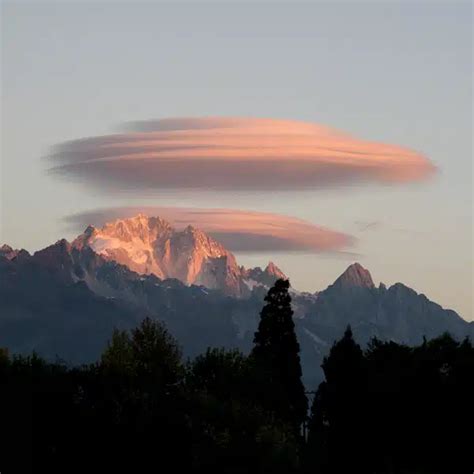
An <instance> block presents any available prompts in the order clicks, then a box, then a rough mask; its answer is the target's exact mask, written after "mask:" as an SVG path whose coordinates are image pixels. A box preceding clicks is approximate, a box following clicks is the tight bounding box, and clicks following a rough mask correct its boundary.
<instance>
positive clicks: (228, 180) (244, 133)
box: [51, 118, 435, 191]
mask: <svg viewBox="0 0 474 474" xmlns="http://www.w3.org/2000/svg"><path fill="white" fill-rule="evenodd" d="M51 159H52V160H54V161H55V162H56V166H55V167H54V168H53V169H52V171H53V172H54V173H55V174H59V175H61V176H64V177H71V178H77V179H80V180H83V181H84V182H86V183H87V184H89V185H94V186H97V187H98V188H100V189H101V188H104V187H106V188H107V189H109V190H114V189H115V190H123V189H134V190H149V189H157V190H160V189H178V190H179V189H215V190H256V191H258V190H275V189H281V190H298V189H313V188H319V187H323V186H331V185H339V184H350V183H353V182H378V183H394V182H395V183H396V182H407V181H417V180H421V179H424V178H426V177H428V176H429V175H431V174H432V173H433V172H434V170H435V167H434V166H433V164H432V163H431V162H430V161H429V160H428V159H427V158H426V157H424V156H423V155H421V154H420V153H417V152H415V151H412V150H409V149H407V148H403V147H400V146H398V145H388V144H383V143H377V142H370V141H366V140H361V139H358V138H355V137H352V136H351V135H348V134H345V133H343V132H340V131H337V130H333V129H331V128H329V127H326V126H322V125H317V124H312V123H306V122H298V121H289V120H274V119H247V118H182V119H179V118H177V119H162V120H156V121H146V122H136V123H134V124H132V125H130V126H129V127H128V129H127V131H125V132H124V133H121V134H116V135H108V136H102V137H91V138H84V139H81V140H74V141H70V142H66V143H63V144H61V145H59V146H57V147H56V149H55V150H54V152H53V154H52V155H51Z"/></svg>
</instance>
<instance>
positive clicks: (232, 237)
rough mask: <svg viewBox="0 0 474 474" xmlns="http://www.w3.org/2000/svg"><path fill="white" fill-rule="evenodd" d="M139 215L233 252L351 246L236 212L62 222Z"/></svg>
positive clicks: (321, 231) (175, 210)
mask: <svg viewBox="0 0 474 474" xmlns="http://www.w3.org/2000/svg"><path fill="white" fill-rule="evenodd" d="M139 213H142V214H146V215H148V216H159V217H162V218H163V219H165V220H167V221H168V222H170V224H172V225H173V226H174V227H175V228H176V229H183V228H184V227H186V226H188V225H192V226H194V227H197V228H199V229H201V230H203V231H204V232H206V233H208V234H209V235H211V236H212V237H214V238H215V239H216V240H218V241H219V242H221V243H222V244H223V245H224V246H225V247H226V248H227V249H229V250H231V251H234V252H265V251H272V252H307V253H319V252H335V251H340V250H342V249H345V248H346V247H348V246H350V245H351V244H353V242H354V239H353V237H352V236H350V235H347V234H344V233H341V232H337V231H335V230H332V229H328V228H326V227H321V226H317V225H314V224H312V223H310V222H307V221H304V220H302V219H297V218H295V217H290V216H284V215H281V214H272V213H266V212H254V211H245V210H238V209H203V208H184V207H156V206H155V207H143V206H142V207H119V208H109V209H98V210H94V211H86V212H82V213H79V214H73V215H71V216H67V217H66V218H64V221H65V222H66V223H67V224H68V225H69V226H70V227H71V229H72V230H74V231H78V232H81V231H83V230H84V229H85V228H86V227H87V226H88V225H89V224H92V225H94V226H96V227H101V226H103V225H104V224H105V223H107V222H110V221H113V220H116V219H124V218H129V217H133V216H136V215H137V214H139Z"/></svg>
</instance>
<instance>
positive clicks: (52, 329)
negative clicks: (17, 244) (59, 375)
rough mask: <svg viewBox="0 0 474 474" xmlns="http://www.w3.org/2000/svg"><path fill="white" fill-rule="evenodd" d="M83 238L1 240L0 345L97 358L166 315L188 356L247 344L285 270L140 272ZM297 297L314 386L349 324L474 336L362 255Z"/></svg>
mask: <svg viewBox="0 0 474 474" xmlns="http://www.w3.org/2000/svg"><path fill="white" fill-rule="evenodd" d="M91 230H93V229H89V230H88V231H86V233H85V234H87V233H88V232H90V231H91ZM81 238H82V239H83V240H81ZM81 238H79V239H76V241H74V242H73V243H72V244H70V243H69V242H67V241H66V240H64V239H63V240H60V241H58V242H56V244H54V245H51V246H49V247H47V248H45V249H43V250H40V251H38V252H36V253H35V254H33V255H29V254H28V253H27V252H26V251H14V250H13V249H11V248H10V247H8V248H7V247H5V246H3V247H1V249H2V252H3V253H0V347H8V348H9V349H10V350H11V352H13V353H15V352H19V353H29V352H31V351H32V350H36V351H38V352H40V353H41V354H43V355H46V356H48V357H50V358H54V357H55V356H56V355H58V356H60V357H62V358H64V359H65V360H67V361H69V362H72V363H83V362H91V361H94V360H96V359H97V358H98V357H99V355H100V353H101V352H102V350H103V348H104V347H105V345H106V342H107V340H108V339H109V338H110V336H111V334H112V330H113V328H114V327H119V328H123V329H130V328H132V327H135V326H136V325H137V324H138V323H139V321H140V320H141V319H143V318H144V317H145V316H151V317H154V318H158V319H161V320H162V321H164V322H165V323H166V325H167V326H168V328H169V330H170V331H171V333H172V334H174V336H175V337H176V338H177V339H178V341H179V343H180V344H181V345H182V347H183V349H184V353H185V355H186V356H191V357H192V356H194V355H196V354H198V353H200V352H203V351H205V350H206V348H207V347H209V346H214V347H216V346H217V347H222V346H225V347H237V348H240V349H242V350H244V351H248V350H250V348H251V346H252V340H253V334H254V332H255V330H256V328H257V324H258V318H259V312H260V310H261V308H262V305H263V298H264V296H265V293H266V288H267V287H268V286H269V285H271V284H273V282H274V281H275V279H276V278H277V277H280V276H284V275H283V274H281V272H280V270H279V269H278V268H277V267H276V266H275V265H274V264H269V266H268V267H267V268H265V269H264V270H262V269H260V268H256V269H250V270H246V269H245V268H243V267H237V268H238V270H239V275H240V277H241V278H242V282H243V284H245V285H246V287H247V295H246V297H245V298H243V297H242V295H241V294H240V295H239V297H236V296H235V295H229V294H226V291H225V290H222V289H211V288H206V287H204V286H196V285H192V284H191V285H189V284H185V283H183V282H182V281H180V280H178V279H176V278H175V279H160V278H158V277H157V276H156V275H155V274H153V273H150V274H148V275H146V274H139V273H137V272H134V271H132V270H130V269H129V268H128V267H127V266H126V265H122V264H120V263H118V262H116V261H115V260H114V259H111V258H110V256H109V255H102V254H98V253H96V252H95V251H94V250H93V248H92V247H91V246H89V245H87V235H84V234H83V236H82V237H81ZM126 238H127V237H125V235H122V239H126ZM155 240H156V239H155ZM193 245H194V243H193ZM157 262H158V261H157ZM159 262H161V260H159ZM264 285H265V286H264ZM292 298H293V308H294V311H295V316H294V317H295V325H296V331H297V334H298V339H299V342H300V345H301V350H302V353H301V359H302V364H303V371H304V375H305V381H306V383H307V384H308V386H313V387H314V386H315V385H316V384H317V383H318V382H319V381H320V379H321V370H320V365H321V362H322V359H323V357H324V356H325V355H326V354H327V353H328V351H329V349H330V347H331V345H332V343H333V342H334V340H336V339H339V338H340V336H341V335H342V333H343V331H344V329H345V328H346V326H347V325H348V324H351V326H352V328H353V331H354V334H355V337H356V338H357V340H358V341H359V342H361V343H366V342H368V341H369V340H370V339H371V338H372V337H374V336H376V337H379V338H381V339H390V340H394V341H396V342H401V343H407V344H419V343H420V342H421V341H422V340H423V336H426V337H428V338H431V337H435V336H438V335H440V334H442V333H443V332H445V331H448V332H450V333H451V334H452V335H453V336H455V337H456V338H458V339H461V338H464V337H466V336H468V335H470V336H471V337H473V336H474V324H473V323H468V322H466V321H464V320H463V319H462V318H461V317H460V316H459V315H457V314H456V313H455V312H454V311H450V310H445V309H443V308H442V307H441V306H439V305H438V304H436V303H434V302H432V301H430V300H428V298H426V296H424V295H420V294H417V293H416V292H415V291H414V290H412V289H410V288H408V287H406V286H405V285H403V284H401V283H397V284H395V285H393V286H391V287H390V288H388V289H387V288H386V287H385V286H384V285H382V284H381V285H380V286H379V287H376V286H375V285H374V283H373V280H372V277H371V275H370V273H369V272H368V271H367V270H366V269H364V268H363V267H362V266H360V265H359V264H353V265H351V266H350V267H349V268H348V269H347V270H346V271H345V272H344V273H343V274H342V275H341V276H340V277H339V278H338V279H336V281H335V282H334V283H333V284H332V285H330V286H329V287H328V288H326V289H325V290H323V291H320V292H318V293H317V294H309V293H299V292H297V291H296V290H292Z"/></svg>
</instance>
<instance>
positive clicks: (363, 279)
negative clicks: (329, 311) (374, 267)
mask: <svg viewBox="0 0 474 474" xmlns="http://www.w3.org/2000/svg"><path fill="white" fill-rule="evenodd" d="M331 286H332V287H334V288H340V289H350V288H375V285H374V282H373V280H372V276H371V275H370V272H369V271H368V270H366V269H365V268H364V267H363V266H362V265H360V264H359V263H357V262H356V263H353V264H352V265H349V267H347V269H346V270H345V272H344V273H343V274H342V275H341V276H340V277H339V278H338V279H337V280H336V281H335V282H334V283H333V284H332V285H331Z"/></svg>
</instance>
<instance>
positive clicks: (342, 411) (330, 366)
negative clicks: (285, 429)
mask: <svg viewBox="0 0 474 474" xmlns="http://www.w3.org/2000/svg"><path fill="white" fill-rule="evenodd" d="M322 368H323V371H324V375H325V378H326V380H325V381H324V382H323V383H321V385H320V386H319V388H318V390H317V392H316V396H315V398H314V401H313V405H312V407H311V420H310V432H309V442H310V445H312V448H313V449H314V450H315V451H316V452H319V453H320V454H322V455H323V456H324V457H323V458H322V459H320V460H319V462H321V463H322V464H323V465H322V466H320V468H321V469H322V470H323V471H324V470H329V471H330V472H364V470H363V468H364V462H365V460H366V459H367V456H368V453H367V451H366V448H367V446H366V445H365V443H366V438H365V435H364V427H365V424H364V421H365V420H364V417H366V409H365V405H366V400H367V395H366V391H367V377H366V368H365V359H364V354H363V352H362V349H361V348H360V346H359V345H358V344H357V343H356V342H355V341H354V339H353V337H352V330H351V327H350V326H348V327H347V329H346V331H345V332H344V336H343V337H342V339H340V340H339V341H337V342H336V343H334V345H333V346H332V348H331V351H330V353H329V356H327V357H325V358H324V361H323V364H322ZM341 453H344V454H343V455H341ZM329 467H330V469H329Z"/></svg>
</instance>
